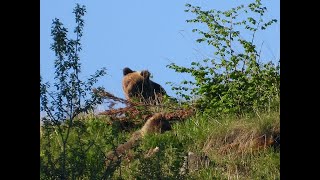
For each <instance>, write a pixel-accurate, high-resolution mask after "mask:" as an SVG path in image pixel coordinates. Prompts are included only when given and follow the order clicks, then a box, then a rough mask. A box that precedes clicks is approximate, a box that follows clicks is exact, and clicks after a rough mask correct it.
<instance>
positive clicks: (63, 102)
mask: <svg viewBox="0 0 320 180" xmlns="http://www.w3.org/2000/svg"><path fill="white" fill-rule="evenodd" d="M73 13H74V15H75V21H76V27H75V29H74V33H75V35H76V38H75V39H72V38H68V37H67V33H68V30H67V28H65V27H64V26H63V23H62V22H60V20H59V19H57V18H55V19H54V20H53V22H52V29H51V36H52V37H53V41H54V42H53V43H52V44H51V49H52V50H53V51H54V52H55V56H56V59H55V61H54V67H55V77H54V79H55V83H54V87H55V89H56V91H49V88H50V84H49V83H48V82H46V83H43V82H42V78H41V77H40V103H41V105H40V110H41V111H44V112H46V116H45V117H44V118H43V122H44V129H45V136H46V135H47V136H48V137H47V138H50V137H49V136H50V134H51V133H52V132H53V131H55V132H56V133H57V134H58V136H59V137H60V140H61V151H60V154H59V158H58V160H57V162H53V161H54V160H53V158H52V152H51V151H50V150H49V149H50V147H51V144H50V140H49V141H48V142H47V143H49V144H47V147H46V150H45V154H46V157H47V163H48V166H46V167H47V168H51V170H52V171H51V172H50V173H51V177H52V178H61V179H66V178H67V177H69V176H70V171H71V170H70V169H68V168H67V167H68V166H69V165H67V164H68V162H67V159H68V157H67V151H68V150H69V151H72V150H74V149H72V148H71V146H70V145H69V146H68V140H69V137H70V132H71V129H72V128H76V127H77V126H80V125H81V124H79V122H77V123H75V121H74V120H75V118H76V117H77V116H78V115H79V114H80V113H86V112H88V111H89V110H92V109H93V108H94V107H95V105H97V104H100V103H102V98H101V97H99V96H98V95H97V94H96V93H93V92H92V86H93V85H94V84H95V83H96V82H97V80H98V78H99V77H102V76H104V75H105V74H106V69H105V68H102V69H100V70H98V71H96V73H95V74H94V75H91V76H90V78H89V79H87V80H86V81H82V80H81V79H80V78H79V75H80V73H81V63H80V57H79V53H80V51H81V50H82V47H81V42H80V40H81V37H82V35H83V27H84V20H83V16H84V14H85V13H86V8H85V6H80V5H79V4H77V5H76V7H75V8H74V11H73ZM97 89H100V90H102V89H103V88H102V87H98V88H97ZM88 94H89V97H88ZM80 130H81V128H80ZM88 147H89V146H88ZM78 155H79V154H78ZM69 160H70V159H69ZM42 165H43V166H42V167H43V168H45V165H44V164H42Z"/></svg>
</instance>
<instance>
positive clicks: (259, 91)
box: [168, 0, 280, 115]
mask: <svg viewBox="0 0 320 180" xmlns="http://www.w3.org/2000/svg"><path fill="white" fill-rule="evenodd" d="M186 6H187V8H188V9H187V10H186V12H192V13H194V14H195V15H196V18H194V19H191V20H187V22H189V23H203V24H205V25H206V27H207V31H202V30H200V29H193V32H198V33H199V34H200V36H201V38H199V39H197V42H199V43H204V42H205V43H207V44H208V45H209V46H213V48H214V54H215V57H214V58H213V59H204V60H203V61H202V62H192V63H191V67H182V66H178V65H176V64H174V63H172V64H170V65H168V67H169V68H171V69H173V70H175V71H176V72H179V73H189V74H191V76H192V77H194V81H183V82H182V85H181V86H178V87H175V86H173V87H172V89H173V90H176V91H177V95H180V96H182V97H183V98H185V99H186V100H190V99H191V97H197V100H196V105H197V107H198V109H199V110H200V111H202V112H214V113H215V114H216V115H222V114H237V115H241V114H244V113H248V112H253V111H254V112H259V111H266V110H268V111H270V110H271V109H272V108H279V99H280V98H279V97H280V63H279V64H278V65H275V64H273V63H272V62H271V61H270V62H268V63H263V62H259V59H260V54H259V53H258V51H257V48H256V45H255V44H254V37H255V34H256V32H257V31H258V30H265V29H266V28H267V27H268V26H270V25H271V24H273V23H275V22H277V21H276V20H275V19H272V20H270V21H267V22H265V21H264V19H263V16H264V14H265V12H266V10H267V8H266V7H263V6H262V4H261V2H260V0H256V2H254V3H251V4H249V5H248V6H246V7H245V6H244V5H241V6H238V7H235V8H232V9H231V10H227V11H218V10H208V11H204V10H201V8H200V7H195V6H192V5H190V4H187V5H186ZM240 13H243V14H246V15H247V16H246V17H245V16H243V15H242V16H241V17H244V18H243V19H240V18H239V16H238V15H239V14H240ZM240 31H241V34H240ZM248 32H249V33H251V34H252V36H251V37H249V38H250V39H249V38H246V39H245V38H244V37H245V35H246V33H248ZM243 34H244V35H243ZM279 62H280V61H279ZM169 84H172V83H169ZM185 85H191V86H192V87H194V88H193V89H190V88H187V87H186V86H185ZM187 92H190V95H189V94H188V93H187Z"/></svg>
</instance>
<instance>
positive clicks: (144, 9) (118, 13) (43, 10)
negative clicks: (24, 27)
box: [40, 0, 280, 98]
mask: <svg viewBox="0 0 320 180" xmlns="http://www.w3.org/2000/svg"><path fill="white" fill-rule="evenodd" d="M249 2H252V1H248V0H243V1H240V0H227V1H196V0H193V1H191V0H176V1H171V0H167V1H164V0H153V1H150V0H136V1H129V0H127V1H124V0H109V1H75V0H68V1H66V0H55V1H50V0H41V1H40V73H41V76H42V77H43V78H44V81H49V82H52V81H53V77H54V74H53V72H54V66H53V62H54V59H55V56H54V53H53V51H52V50H50V44H51V43H52V42H53V41H52V37H51V36H50V31H51V23H52V20H53V19H54V18H59V19H60V20H61V22H62V23H63V24H64V25H65V27H67V28H68V30H69V31H70V32H72V31H73V29H74V27H75V22H74V21H75V20H74V14H73V13H72V11H73V8H74V7H75V5H76V3H79V4H81V5H85V6H86V9H87V13H86V15H85V16H84V20H85V27H84V36H83V38H82V41H81V42H82V46H83V50H82V52H81V54H80V58H81V63H82V77H84V78H86V77H88V76H89V75H91V74H93V73H94V72H95V71H96V70H97V69H100V68H101V67H106V68H107V75H106V76H104V77H102V78H101V79H100V81H99V82H98V83H97V86H103V87H105V88H106V90H107V91H109V92H111V93H113V94H114V95H116V96H118V97H122V98H124V95H123V91H122V87H121V80H122V69H123V68H124V67H130V68H131V69H132V70H143V69H148V70H149V71H150V72H151V73H152V75H153V80H154V81H155V82H158V83H159V84H161V85H162V86H163V87H164V88H165V89H166V91H167V92H168V94H169V95H172V96H175V95H174V92H173V91H171V88H170V86H169V85H166V84H165V83H166V82H168V81H170V82H174V83H177V84H178V83H180V82H181V81H182V80H185V79H189V78H190V77H189V76H187V75H185V74H179V73H175V72H174V71H173V70H171V69H169V68H167V67H166V65H168V64H170V63H171V62H174V63H176V64H177V65H183V66H189V65H190V63H191V62H192V61H200V60H202V59H205V58H208V57H211V56H210V54H212V53H211V52H212V47H208V46H206V45H205V44H199V43H196V42H195V40H196V37H197V34H196V33H192V32H191V30H192V29H193V28H195V27H196V24H191V23H187V22H186V20H187V19H191V18H192V17H193V16H192V14H191V13H187V12H184V10H185V9H186V7H185V4H186V3H190V4H192V5H198V6H200V7H202V8H203V9H206V10H208V9H217V10H227V9H229V8H231V7H235V6H237V5H240V4H248V3H249ZM262 3H263V4H264V5H265V6H266V7H267V8H268V13H267V15H266V17H267V18H269V19H271V18H275V19H278V22H277V23H276V24H274V25H272V26H271V27H270V28H269V29H268V30H267V31H262V32H261V33H260V34H257V41H258V42H260V44H261V42H262V41H263V42H264V43H263V46H262V48H263V49H262V59H264V60H268V61H269V60H272V61H274V62H276V61H278V60H279V58H280V1H275V0H264V1H262ZM258 44H259V43H258Z"/></svg>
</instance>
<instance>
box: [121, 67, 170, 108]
mask: <svg viewBox="0 0 320 180" xmlns="http://www.w3.org/2000/svg"><path fill="white" fill-rule="evenodd" d="M122 88H123V91H124V94H125V97H126V99H127V100H133V99H138V100H139V101H140V102H148V103H150V102H151V103H156V102H159V101H160V102H161V101H162V96H163V95H165V94H166V91H165V90H164V89H163V87H162V86H161V85H159V84H158V83H156V82H153V81H152V80H150V72H149V71H147V70H143V71H141V72H137V71H132V70H131V69H130V68H127V67H126V68H124V69H123V79H122Z"/></svg>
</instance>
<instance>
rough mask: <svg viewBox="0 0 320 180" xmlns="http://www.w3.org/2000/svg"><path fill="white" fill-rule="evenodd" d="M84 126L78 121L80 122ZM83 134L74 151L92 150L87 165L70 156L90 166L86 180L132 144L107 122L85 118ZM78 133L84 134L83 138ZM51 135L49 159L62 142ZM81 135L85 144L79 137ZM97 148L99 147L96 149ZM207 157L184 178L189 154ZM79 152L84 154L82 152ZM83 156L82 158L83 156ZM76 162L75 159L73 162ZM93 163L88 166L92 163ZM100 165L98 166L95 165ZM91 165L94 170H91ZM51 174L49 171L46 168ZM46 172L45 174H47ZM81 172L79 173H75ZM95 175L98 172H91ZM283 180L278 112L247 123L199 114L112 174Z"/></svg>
mask: <svg viewBox="0 0 320 180" xmlns="http://www.w3.org/2000/svg"><path fill="white" fill-rule="evenodd" d="M79 121H80V120H79ZM81 122H82V124H83V127H84V130H83V132H81V133H80V132H78V131H77V128H75V129H74V130H73V133H72V136H71V137H70V142H69V143H70V144H72V143H74V144H73V146H70V149H73V150H75V149H77V146H76V145H77V144H79V143H80V144H81V143H82V145H81V146H82V147H83V148H89V142H94V143H93V144H94V145H93V146H92V147H90V148H89V151H88V154H86V155H85V154H83V156H86V157H87V158H85V161H84V162H82V161H80V160H78V159H76V158H75V157H77V155H78V154H77V153H76V152H73V153H70V156H71V157H73V161H74V163H79V166H80V165H83V166H86V168H87V170H86V171H87V173H84V175H83V176H82V177H83V178H84V177H85V179H94V178H96V177H97V176H98V175H101V174H102V173H103V172H104V167H103V164H104V163H103V160H101V159H99V158H102V159H103V154H102V153H101V152H102V151H103V152H105V153H106V152H108V151H109V150H111V149H112V146H111V144H114V145H118V144H120V143H123V142H125V141H126V140H128V139H129V138H130V136H131V134H132V132H133V131H134V130H136V129H132V131H116V130H112V129H117V128H118V129H119V127H118V125H117V124H116V123H115V124H113V125H108V123H106V122H109V121H108V119H106V118H103V117H100V118H98V117H95V116H91V117H86V118H83V119H82V120H81ZM79 133H80V134H79ZM41 134H42V136H41V138H42V139H41V157H42V159H43V160H42V162H41V163H43V164H45V162H46V161H45V160H46V158H45V156H46V153H48V152H47V151H46V149H48V147H46V145H47V144H48V141H46V139H44V136H43V132H42V133H41ZM54 134H55V133H54V131H52V135H51V136H50V137H51V139H50V140H51V146H52V148H51V152H52V153H51V154H52V156H57V157H58V154H59V153H57V152H59V147H61V146H59V142H60V141H59V138H57V136H56V135H54ZM80 136H81V140H79V137H80ZM98 147H99V148H98ZM156 147H158V148H159V151H158V152H156V153H154V155H152V156H150V157H147V156H146V154H148V152H150V151H151V150H152V149H154V148H156ZM190 151H191V152H194V153H195V154H198V155H205V156H207V157H208V158H209V159H210V164H209V166H206V167H201V168H199V169H198V170H195V171H190V172H189V173H187V174H186V175H181V174H180V168H181V167H182V164H183V162H184V157H185V156H186V154H187V153H188V152H190ZM79 152H80V150H79ZM80 154H81V153H80ZM71 159H72V158H71ZM88 163H90V165H89V164H88ZM95 163H96V164H95ZM90 166H91V167H90ZM46 168H47V169H48V168H49V167H48V166H46ZM44 169H45V168H43V169H42V170H41V171H42V172H43V171H44ZM75 170H77V168H75ZM93 172H95V173H93ZM160 177H161V179H280V118H279V112H270V113H265V114H259V116H248V117H243V118H236V117H225V118H220V119H217V118H213V117H212V116H210V115H201V114H196V115H194V116H192V117H190V118H188V119H186V120H185V121H181V122H175V123H174V125H173V127H172V130H171V131H167V132H165V133H162V134H150V135H147V136H145V137H144V138H143V139H142V140H141V141H140V145H139V146H137V147H135V148H133V149H131V150H129V151H128V152H127V153H126V155H125V156H123V157H122V162H121V164H120V165H119V166H118V167H116V169H115V171H114V172H113V179H159V178H160Z"/></svg>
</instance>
